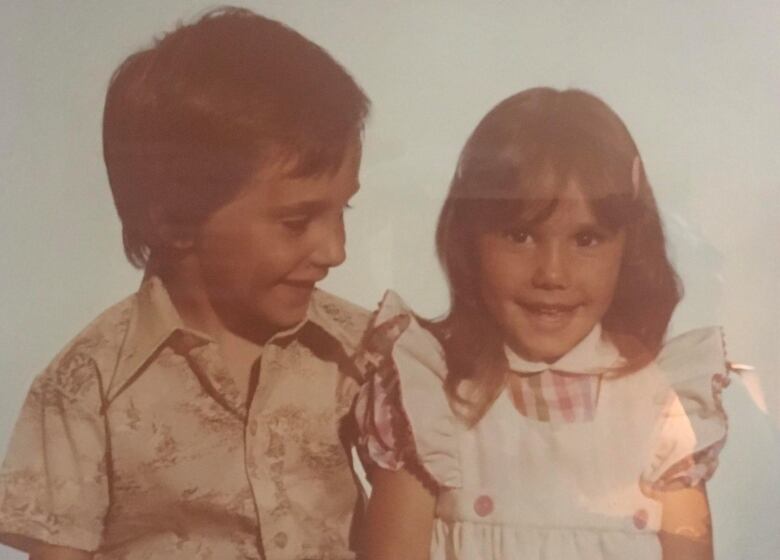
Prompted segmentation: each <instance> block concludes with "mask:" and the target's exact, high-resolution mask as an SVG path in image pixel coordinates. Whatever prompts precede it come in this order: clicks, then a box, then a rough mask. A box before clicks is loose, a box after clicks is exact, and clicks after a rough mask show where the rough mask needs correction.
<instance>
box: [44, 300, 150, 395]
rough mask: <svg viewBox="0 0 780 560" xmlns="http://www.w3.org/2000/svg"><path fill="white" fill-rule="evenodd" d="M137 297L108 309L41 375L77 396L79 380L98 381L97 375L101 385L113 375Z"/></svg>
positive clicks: (77, 336) (79, 385)
mask: <svg viewBox="0 0 780 560" xmlns="http://www.w3.org/2000/svg"><path fill="white" fill-rule="evenodd" d="M136 297H137V294H133V295H130V296H128V297H126V298H124V299H122V300H120V301H119V302H117V303H115V304H114V305H112V306H110V307H109V308H107V309H106V310H105V311H103V312H102V313H100V314H99V315H98V316H97V317H96V318H95V319H93V320H92V321H91V322H90V323H89V324H87V326H86V327H84V328H83V329H82V330H81V331H80V332H79V333H78V334H76V336H74V337H73V338H72V339H71V340H70V342H68V343H67V344H66V345H65V346H64V347H63V348H62V349H61V350H60V351H59V353H57V355H56V356H55V357H54V359H53V360H52V361H51V362H50V363H49V365H48V366H47V367H46V369H45V370H44V371H43V373H42V374H41V377H42V378H43V379H45V380H48V381H53V382H54V383H55V384H56V385H57V386H58V387H61V388H65V387H69V388H70V389H72V390H74V391H75V392H79V388H80V387H81V388H82V389H83V387H82V386H81V385H82V384H81V383H77V381H79V380H81V381H83V382H87V381H88V380H92V381H97V379H96V378H95V376H94V375H92V374H93V373H95V372H97V373H98V374H99V375H100V376H101V377H102V378H103V379H102V381H103V383H106V382H108V381H109V380H108V379H107V378H105V376H106V375H108V374H110V373H111V372H112V371H113V368H114V366H115V365H116V362H117V359H118V357H119V354H120V352H121V349H122V346H123V343H124V341H125V338H126V335H127V331H128V327H129V324H130V318H131V316H132V313H133V309H134V307H135V304H136Z"/></svg>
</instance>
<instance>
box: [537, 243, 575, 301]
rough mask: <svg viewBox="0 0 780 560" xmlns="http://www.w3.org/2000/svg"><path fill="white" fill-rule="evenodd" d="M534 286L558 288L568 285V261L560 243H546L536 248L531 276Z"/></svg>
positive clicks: (549, 288) (548, 288)
mask: <svg viewBox="0 0 780 560" xmlns="http://www.w3.org/2000/svg"><path fill="white" fill-rule="evenodd" d="M532 282H533V286H534V287H535V288H540V289H546V290H560V289H564V288H567V287H568V285H569V263H568V259H567V256H566V251H565V248H564V247H563V246H562V244H560V243H554V242H553V243H546V244H543V245H542V246H540V247H539V248H538V249H537V259H536V267H535V270H534V275H533V278H532Z"/></svg>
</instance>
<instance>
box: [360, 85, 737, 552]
mask: <svg viewBox="0 0 780 560" xmlns="http://www.w3.org/2000/svg"><path fill="white" fill-rule="evenodd" d="M437 248H438V254H439V257H440V259H441V262H442V264H443V267H444V271H445V273H446V275H447V278H448V280H449V285H450V292H451V309H450V311H449V313H448V315H447V316H446V318H445V319H444V320H442V321H439V322H433V323H430V322H423V321H418V320H416V319H415V317H414V315H413V314H412V313H411V312H410V311H409V310H408V309H407V308H406V307H405V306H404V305H403V303H402V302H401V301H400V299H399V298H398V296H396V295H395V294H392V293H390V294H389V295H388V296H386V298H385V300H384V301H383V303H382V305H381V306H380V309H379V311H378V312H377V315H376V319H375V325H377V328H376V329H375V331H374V334H373V336H372V337H371V342H370V344H369V346H368V348H369V350H370V351H369V350H367V351H366V353H365V354H363V355H362V356H361V357H360V363H361V364H362V367H363V368H364V369H366V370H367V372H368V377H369V382H368V383H367V384H366V385H365V387H364V389H363V392H362V394H361V396H360V398H359V400H358V402H357V405H356V415H357V418H358V423H359V425H360V427H361V434H362V435H361V440H360V442H361V445H360V446H359V448H360V451H361V455H362V457H363V459H364V462H365V463H366V464H367V467H368V469H367V470H368V473H369V477H370V480H371V482H372V486H373V491H372V495H371V498H370V503H369V508H368V539H367V542H368V545H367V546H368V551H367V552H368V557H369V558H370V559H371V560H384V559H387V560H398V559H401V558H402V559H404V560H416V559H428V558H431V559H433V560H444V559H448V560H449V559H463V560H490V559H522V560H534V559H561V560H563V559H566V560H576V559H621V560H627V559H631V560H644V559H648V560H649V559H659V558H664V559H670V558H684V559H687V560H693V559H705V558H711V557H712V544H711V543H712V539H711V533H710V518H709V508H708V503H707V496H706V492H705V481H706V480H707V479H708V478H709V476H710V475H711V474H712V472H713V471H714V468H715V466H716V459H717V454H718V451H719V449H720V447H721V446H722V444H723V441H724V439H725V435H726V417H725V414H724V412H723V409H722V408H721V405H720V399H719V393H720V390H721V389H722V387H723V386H724V385H725V383H726V380H727V377H726V374H727V365H726V362H725V358H724V353H723V344H722V338H721V334H720V330H719V329H716V328H714V329H701V330H697V331H693V332H690V333H688V334H685V335H683V336H681V337H678V338H676V339H674V340H672V341H669V342H668V343H666V344H665V345H664V343H663V339H664V334H665V331H666V328H667V324H668V322H669V318H670V316H671V314H672V311H673V310H674V308H675V306H676V304H677V302H678V301H679V299H680V296H681V288H680V284H679V281H678V278H677V276H676V274H675V272H674V270H673V268H672V266H671V264H670V263H669V260H668V258H667V255H666V249H665V241H664V236H663V232H662V228H661V222H660V218H659V215H658V210H657V208H656V204H655V201H654V199H653V194H652V192H651V189H650V185H649V183H648V181H647V178H646V176H645V173H644V169H643V166H642V163H641V158H640V156H639V153H638V151H637V147H636V145H635V143H634V141H633V139H632V138H631V135H630V134H629V132H628V130H627V129H626V127H625V125H624V124H623V123H622V121H621V120H620V118H619V117H618V116H617V115H616V114H615V113H614V112H613V111H612V110H611V109H610V108H609V107H607V105H606V104H604V103H603V102H602V101H601V100H599V99H598V98H596V97H594V96H593V95H590V94H588V93H585V92H583V91H577V90H567V91H556V90H553V89H548V88H537V89H531V90H527V91H524V92H521V93H519V94H517V95H514V96H512V97H510V98H508V99H506V100H504V101H503V102H501V103H499V104H498V105H497V106H496V107H495V108H494V109H493V110H491V111H490V112H489V113H488V114H487V116H485V117H484V119H483V120H482V122H480V124H479V125H478V126H477V128H476V130H475V131H474V132H473V134H472V135H471V137H470V138H469V140H468V142H467V143H466V146H465V148H464V150H463V153H462V154H461V157H460V161H459V164H458V168H457V170H456V172H455V176H454V179H453V181H452V184H451V187H450V191H449V195H448V198H447V201H446V203H445V204H444V208H443V209H442V212H441V216H440V218H439V224H438V231H437ZM399 335H400V336H399Z"/></svg>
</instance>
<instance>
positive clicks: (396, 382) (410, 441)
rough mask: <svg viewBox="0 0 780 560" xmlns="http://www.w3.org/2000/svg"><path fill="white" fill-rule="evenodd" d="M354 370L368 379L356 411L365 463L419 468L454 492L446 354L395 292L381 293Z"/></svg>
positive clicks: (454, 428) (453, 425)
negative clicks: (377, 307)
mask: <svg viewBox="0 0 780 560" xmlns="http://www.w3.org/2000/svg"><path fill="white" fill-rule="evenodd" d="M355 363H356V365H357V367H358V368H359V369H361V370H362V371H363V373H364V375H365V379H366V382H365V384H364V385H363V387H362V389H361V391H360V393H359V395H358V397H357V401H356V404H355V416H356V420H357V425H358V429H359V441H358V450H359V453H360V456H361V458H362V459H363V461H364V462H367V463H369V464H372V465H376V466H379V467H382V468H385V469H390V470H398V469H400V468H402V467H407V468H412V469H415V468H418V467H419V468H421V469H422V470H423V471H424V473H425V474H426V475H427V476H428V477H430V478H431V479H432V480H433V482H435V483H436V484H437V485H438V486H446V487H458V486H460V479H461V478H460V467H459V450H458V432H459V430H460V423H459V421H458V420H457V417H456V416H455V414H454V412H453V411H452V409H451V408H450V404H449V400H448V398H447V395H446V394H445V392H444V388H443V381H444V377H445V375H446V371H447V370H446V364H445V360H444V351H443V349H442V347H441V345H440V344H439V342H438V340H437V339H436V337H434V336H433V334H432V333H431V332H430V331H428V330H427V329H425V328H424V327H423V326H422V325H420V323H419V322H418V321H417V320H416V318H415V316H414V314H413V313H412V312H411V310H410V309H409V308H408V307H407V306H406V305H405V304H404V302H403V301H402V300H401V298H400V297H399V296H398V295H397V294H396V293H394V292H392V291H388V292H387V293H386V294H385V297H384V298H383V300H382V303H381V304H380V307H379V309H378V310H377V312H376V314H375V317H374V321H373V325H372V327H371V329H370V330H369V333H368V335H367V337H366V341H365V343H364V345H363V348H362V349H361V350H360V351H359V352H358V353H357V355H356V358H355Z"/></svg>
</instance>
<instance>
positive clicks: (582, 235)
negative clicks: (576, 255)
mask: <svg viewBox="0 0 780 560" xmlns="http://www.w3.org/2000/svg"><path fill="white" fill-rule="evenodd" d="M574 240H575V242H576V243H577V247H595V246H596V245H598V244H599V243H601V242H602V241H604V235H603V234H601V233H599V232H597V231H581V232H579V233H578V234H577V235H575V236H574Z"/></svg>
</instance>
